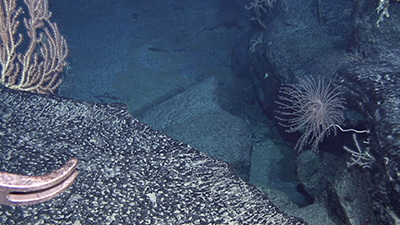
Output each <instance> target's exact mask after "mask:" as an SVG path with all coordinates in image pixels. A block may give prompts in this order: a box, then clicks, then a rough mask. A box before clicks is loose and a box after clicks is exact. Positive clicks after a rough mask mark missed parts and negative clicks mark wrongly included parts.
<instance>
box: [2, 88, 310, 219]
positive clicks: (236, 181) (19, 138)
mask: <svg viewBox="0 0 400 225" xmlns="http://www.w3.org/2000/svg"><path fill="white" fill-rule="evenodd" d="M0 112H1V113H0V135H1V140H0V145H1V149H0V151H1V156H2V157H1V163H0V169H1V170H2V171H8V172H13V173H20V174H42V173H45V172H49V171H51V170H54V169H56V168H57V167H59V166H61V165H62V164H63V163H64V162H66V161H67V160H68V159H69V158H72V157H76V158H78V159H79V160H80V161H79V165H78V170H79V171H80V174H79V176H78V178H77V180H76V181H75V183H74V185H73V186H72V187H71V188H70V189H69V190H68V191H66V192H65V193H63V194H62V195H61V196H59V197H57V198H55V199H53V200H51V201H48V202H45V203H42V204H38V205H34V206H25V207H9V206H0V207H1V210H0V223H1V224H34V223H36V224H228V223H234V224H305V223H304V222H303V221H302V220H301V219H297V218H294V217H291V216H288V215H287V214H285V213H284V212H282V211H281V210H279V209H278V208H277V207H275V206H274V204H273V203H272V202H271V201H270V200H269V199H268V198H267V197H266V196H265V195H264V194H262V193H261V192H259V191H257V190H256V189H255V188H253V187H251V186H249V185H247V184H246V183H245V182H244V181H242V180H241V179H240V178H238V177H237V176H236V175H235V174H234V173H233V172H232V171H231V170H230V169H229V167H228V165H227V164H226V163H223V162H221V161H218V160H215V159H213V158H210V157H208V156H206V155H205V154H204V153H201V152H199V151H197V150H196V149H194V148H192V147H190V146H188V145H186V144H184V143H182V142H179V141H176V140H174V139H172V138H170V137H168V136H166V135H164V134H162V133H161V132H158V131H155V130H152V129H151V128H150V127H148V126H147V125H145V124H144V123H142V122H140V121H139V120H137V119H135V118H133V117H132V116H131V115H130V114H129V112H128V110H127V108H126V107H125V106H123V105H121V104H111V105H99V104H90V103H86V102H80V101H75V100H70V99H65V98H61V97H56V96H43V95H36V94H31V93H23V92H16V91H12V90H9V89H5V88H1V89H0Z"/></svg>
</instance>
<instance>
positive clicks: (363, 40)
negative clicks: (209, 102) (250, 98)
mask: <svg viewBox="0 0 400 225" xmlns="http://www.w3.org/2000/svg"><path fill="white" fill-rule="evenodd" d="M294 2H296V3H294ZM293 6H294V7H293ZM377 6H378V2H374V1H369V0H356V1H354V2H351V1H288V9H289V10H288V12H286V13H284V12H283V11H282V12H280V13H276V14H277V15H274V17H273V19H271V20H270V21H264V22H265V23H266V24H267V22H269V24H267V27H268V29H267V30H265V31H262V32H260V33H258V34H256V35H255V36H254V39H256V38H258V37H262V39H261V40H262V43H260V44H259V45H257V46H256V48H255V51H254V52H253V53H252V52H250V53H249V58H250V60H249V61H250V65H249V67H250V72H251V75H252V77H253V81H254V85H255V86H256V88H257V93H258V100H259V103H260V104H261V105H262V106H263V107H264V109H265V112H266V113H267V114H269V115H271V116H273V115H274V113H273V111H272V110H271V108H273V96H276V94H277V89H278V88H279V84H280V83H296V80H300V79H302V78H303V77H304V76H305V75H314V76H326V77H328V78H332V77H335V78H337V79H336V80H337V81H338V83H340V85H342V86H343V87H344V88H345V89H346V90H345V93H346V94H345V95H346V96H345V97H346V100H347V105H346V107H347V109H348V110H347V111H346V126H347V127H354V128H360V129H370V130H371V133H370V134H368V135H365V136H359V137H358V138H359V142H360V143H361V148H363V149H364V150H365V149H368V151H369V152H370V153H371V155H373V157H374V158H375V161H374V163H373V164H371V166H370V167H369V168H364V169H362V168H360V167H357V166H355V167H351V168H346V162H348V161H349V155H348V153H346V152H344V151H343V149H342V146H343V145H344V144H345V145H346V146H347V145H348V144H350V145H351V144H353V143H352V141H351V140H350V141H346V140H343V139H346V138H347V137H345V135H343V136H340V138H336V141H331V142H329V140H325V141H324V143H322V144H321V145H322V146H321V147H322V148H323V147H324V146H323V145H330V146H328V147H331V146H336V150H332V148H331V149H330V150H331V152H328V153H326V152H322V154H320V155H319V156H310V155H308V153H301V154H300V156H299V157H298V163H297V165H298V167H299V168H298V173H299V180H300V181H301V182H302V184H303V185H304V189H305V190H306V191H307V192H308V193H309V194H310V195H311V196H312V197H314V198H315V199H319V200H323V201H324V202H325V203H326V207H327V208H328V209H329V211H330V212H331V214H332V215H335V216H336V217H337V218H338V220H339V221H340V223H347V224H368V223H370V224H394V223H395V221H398V218H400V123H399V120H400V94H399V93H400V79H399V74H400V63H399V62H400V51H399V49H400V46H399V44H400V30H399V29H398V27H399V24H400V5H399V4H398V3H397V2H396V1H390V6H389V13H390V17H389V18H386V17H385V18H384V20H383V21H381V22H380V23H379V27H377V21H378V19H379V15H378V14H377V12H376V8H377ZM321 9H322V10H321ZM301 15H304V16H303V17H301ZM321 18H322V20H321ZM291 21H292V22H291ZM293 21H295V22H293ZM301 28H304V29H301ZM267 75H268V76H267ZM354 114H357V115H356V116H354ZM356 118H358V119H356ZM350 136H351V135H350ZM364 141H365V143H363V142H364ZM347 142H349V143H347ZM353 145H354V144H353ZM353 148H354V146H353ZM331 153H333V155H331ZM332 158H334V159H335V160H332ZM329 160H331V161H330V163H326V162H329ZM345 187H347V188H345ZM348 187H351V188H353V189H354V191H353V192H352V191H351V190H350V189H351V188H350V189H349V188H348ZM357 204H358V205H362V206H360V207H357ZM365 205H367V207H364V206H365Z"/></svg>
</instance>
